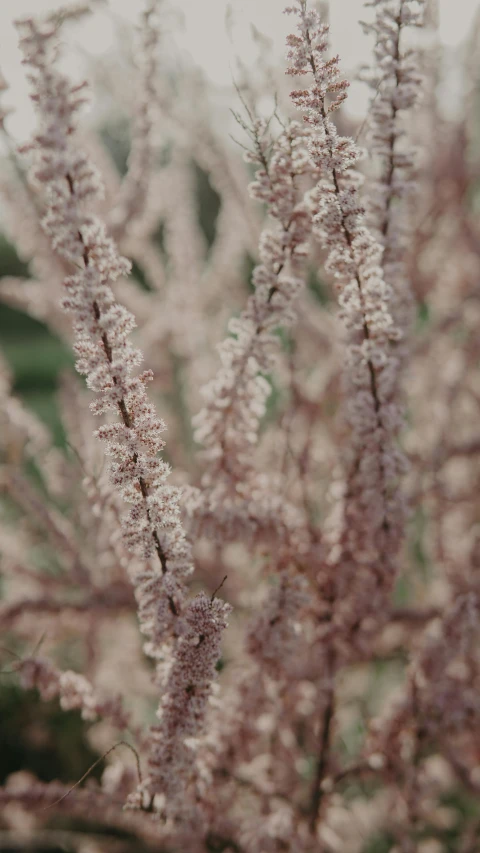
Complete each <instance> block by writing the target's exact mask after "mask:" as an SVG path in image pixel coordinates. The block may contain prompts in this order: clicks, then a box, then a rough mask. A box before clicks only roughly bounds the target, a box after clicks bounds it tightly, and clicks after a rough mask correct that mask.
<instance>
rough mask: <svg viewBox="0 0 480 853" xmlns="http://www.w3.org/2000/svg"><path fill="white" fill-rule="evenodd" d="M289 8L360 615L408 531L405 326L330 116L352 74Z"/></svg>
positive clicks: (344, 578)
mask: <svg viewBox="0 0 480 853" xmlns="http://www.w3.org/2000/svg"><path fill="white" fill-rule="evenodd" d="M287 12H288V13H291V14H295V15H296V16H297V19H298V32H299V35H293V36H290V37H289V38H288V44H289V52H288V57H289V68H288V73H291V74H301V75H305V74H311V75H312V77H313V83H312V85H311V86H310V87H309V88H306V89H302V90H296V91H294V92H292V99H293V102H294V103H295V105H296V106H297V107H298V108H299V109H300V110H301V111H302V112H303V113H304V119H305V121H306V122H307V124H309V125H310V126H311V127H312V130H313V131H314V132H313V133H312V140H311V142H310V144H309V151H310V156H311V158H312V160H313V163H314V164H315V166H316V167H317V169H318V171H319V172H320V180H319V182H318V184H317V186H316V187H315V188H314V190H313V191H312V192H311V195H310V201H311V206H312V209H313V214H314V234H315V235H316V236H317V237H318V239H319V240H320V242H321V244H322V246H323V247H324V248H325V249H327V251H328V259H327V262H326V269H327V270H328V271H329V272H330V273H331V274H332V275H333V278H334V281H335V286H336V289H337V291H338V300H339V304H340V315H341V318H342V320H343V322H344V326H345V329H346V339H347V350H346V364H345V395H346V399H347V404H346V405H347V417H348V422H349V424H350V427H351V454H350V460H349V463H348V465H347V471H346V482H345V485H344V487H343V496H342V501H341V505H340V507H339V515H340V518H339V520H338V522H339V523H338V525H336V524H334V525H332V526H333V528H334V532H333V534H332V540H333V543H334V544H333V547H332V551H331V555H330V560H331V562H332V563H333V564H335V565H339V566H341V572H338V573H337V575H336V578H335V584H336V587H337V595H338V597H339V605H338V607H337V608H336V615H335V617H334V620H335V621H336V620H338V621H339V622H340V623H342V622H346V624H347V625H348V624H353V623H356V624H359V613H360V612H361V611H362V607H363V608H364V615H366V613H368V612H372V608H373V610H374V611H375V610H378V602H377V603H375V596H374V591H375V590H377V591H378V590H382V595H384V593H385V591H386V590H387V591H390V590H391V588H392V583H393V579H394V570H393V564H394V556H395V553H396V551H397V550H398V547H399V543H400V540H401V535H402V516H403V508H402V500H401V497H400V495H399V493H398V487H397V482H398V477H399V475H400V474H401V473H402V472H403V470H404V463H403V459H402V456H401V454H400V452H399V450H398V449H397V446H396V436H397V432H398V429H399V427H400V425H401V414H400V411H399V407H398V404H397V402H396V399H395V390H396V375H397V371H398V359H397V358H396V357H395V354H394V353H393V351H392V346H391V344H392V341H397V340H398V339H399V336H400V332H399V330H398V329H397V328H396V327H395V325H394V323H393V321H392V317H391V314H390V308H389V302H390V296H391V288H390V287H389V286H388V284H386V282H385V280H384V277H383V272H382V268H381V260H382V249H381V246H380V245H379V244H378V243H377V241H376V240H375V239H374V237H373V236H372V234H371V233H370V232H369V231H368V230H367V228H366V227H365V225H364V224H363V219H364V210H363V206H362V203H361V200H360V196H359V185H360V176H359V174H358V173H357V172H356V171H355V170H352V167H353V166H354V165H355V163H356V162H357V161H358V159H359V157H360V151H359V149H358V147H357V145H356V144H355V143H354V142H353V140H351V139H348V138H344V137H341V136H339V135H338V133H337V130H336V127H335V125H334V124H333V123H332V121H331V119H330V114H331V113H332V112H333V111H335V110H337V109H338V108H339V106H340V105H341V103H342V101H343V100H344V99H345V97H346V89H347V83H346V82H345V81H343V80H341V78H340V69H339V59H338V57H337V56H334V57H332V58H330V59H327V58H326V57H325V51H326V49H327V45H328V27H327V26H326V25H324V24H322V23H321V22H320V18H319V16H318V14H317V12H315V11H313V10H308V9H307V7H306V3H305V2H304V0H299V3H298V5H297V6H296V7H289V8H288V9H287ZM355 596H357V598H355ZM354 600H355V604H352V602H353V601H354ZM360 602H361V605H360ZM361 618H362V617H360V621H361Z"/></svg>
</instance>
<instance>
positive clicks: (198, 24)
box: [0, 0, 480, 138]
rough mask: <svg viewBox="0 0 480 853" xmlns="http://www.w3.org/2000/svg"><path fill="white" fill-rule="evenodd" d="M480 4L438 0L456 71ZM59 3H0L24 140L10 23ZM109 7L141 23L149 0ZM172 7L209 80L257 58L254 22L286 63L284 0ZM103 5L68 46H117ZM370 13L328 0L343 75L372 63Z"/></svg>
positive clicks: (8, 72) (117, 1)
mask: <svg viewBox="0 0 480 853" xmlns="http://www.w3.org/2000/svg"><path fill="white" fill-rule="evenodd" d="M479 2H480V0H438V7H439V20H440V26H439V34H440V39H441V41H442V42H443V44H444V45H446V46H447V47H448V48H449V56H450V60H449V61H450V64H451V66H452V69H453V71H454V67H455V62H456V55H457V54H456V48H458V46H459V45H460V44H461V42H462V41H463V40H464V39H465V38H466V37H467V36H468V33H469V32H470V30H471V27H472V22H473V19H474V15H475V12H476V11H477V10H478V8H479ZM58 5H62V4H61V3H55V2H52V0H0V67H1V69H2V71H3V74H4V76H5V77H6V79H7V81H8V82H9V84H10V86H11V91H10V92H9V93H8V96H7V98H6V100H7V102H8V103H9V104H11V105H12V106H15V111H16V115H15V116H14V117H12V118H11V119H10V123H9V126H10V129H11V130H12V131H13V132H14V133H15V135H17V136H18V137H19V138H25V137H26V136H28V135H29V133H30V132H31V129H32V126H33V112H32V106H31V104H30V103H29V99H28V86H27V84H26V82H25V76H24V69H23V68H22V66H21V65H20V56H19V51H18V47H17V35H16V31H15V29H14V27H13V23H12V22H13V20H14V19H15V18H17V17H22V16H24V15H28V14H38V13H41V12H42V11H46V10H50V9H53V8H56V7H57V6H58ZM64 5H68V3H65V4H64ZM108 5H109V7H110V9H111V10H112V11H113V12H114V13H115V15H118V16H121V17H124V18H125V19H126V20H129V21H132V22H135V21H136V20H138V18H139V15H140V13H141V10H142V8H143V5H144V4H143V0H109V3H108ZM168 5H169V6H170V7H171V8H173V9H174V10H176V11H178V12H180V13H181V16H182V18H183V25H182V27H181V29H180V31H179V32H176V34H175V42H176V43H177V44H178V45H179V47H180V48H181V49H182V51H184V52H185V53H188V54H190V55H191V57H192V60H193V61H194V63H195V64H197V65H199V66H200V67H201V68H202V70H203V72H204V74H205V75H206V77H207V79H209V80H211V81H212V82H213V83H214V84H217V85H220V86H228V85H229V84H230V83H231V79H232V69H234V67H235V55H236V54H237V55H239V56H241V57H242V60H243V61H244V62H245V64H247V65H248V63H249V60H250V59H252V60H253V58H254V57H255V55H256V48H254V47H253V43H252V39H251V32H250V24H254V25H255V26H256V27H257V28H258V30H260V31H261V32H262V33H265V34H266V35H268V37H269V38H270V39H271V40H272V41H273V55H274V56H275V57H277V58H278V59H279V60H280V59H281V58H282V56H284V54H285V36H286V34H287V33H288V32H289V31H291V29H292V20H291V18H287V16H285V15H283V14H282V12H283V8H284V6H285V5H286V3H285V0H168ZM229 7H230V8H231V14H230V20H231V21H233V25H232V27H231V34H230V37H229V35H228V34H227V27H226V17H227V11H228V9H229ZM103 8H104V7H103V6H102V5H101V4H100V3H99V8H98V11H97V12H96V13H95V15H94V16H93V17H91V18H88V19H86V20H84V21H83V22H79V23H75V24H74V25H72V26H71V28H70V33H69V44H72V45H75V44H77V45H80V46H81V49H82V50H83V51H87V52H89V53H92V54H94V55H100V54H102V53H103V52H104V51H108V50H109V49H110V48H111V47H112V44H113V40H114V30H113V27H112V24H111V19H110V17H109V15H108V13H107V12H106V11H103ZM364 17H365V12H364V7H363V0H331V2H330V23H331V31H332V44H333V46H334V50H335V52H338V53H339V54H340V56H341V58H342V67H343V69H344V71H345V73H348V72H349V71H351V70H352V69H355V68H356V67H357V66H358V65H359V64H360V63H362V62H368V61H369V57H370V55H371V54H370V50H371V42H370V41H369V40H368V39H367V38H366V37H365V36H364V35H363V33H362V30H361V28H360V26H359V25H358V21H359V19H360V18H364ZM70 62H71V63H72V73H73V74H74V75H75V74H76V76H77V78H78V76H80V78H81V76H82V74H83V73H84V71H82V66H81V60H79V58H78V55H77V54H76V52H75V51H74V50H72V54H71V56H70ZM453 76H454V74H453ZM366 98H367V92H366V91H364V92H362V89H361V87H360V86H358V88H355V86H354V87H352V90H351V96H350V98H349V108H350V110H351V111H352V112H354V113H356V114H357V115H361V114H362V113H363V110H364V107H365V103H366Z"/></svg>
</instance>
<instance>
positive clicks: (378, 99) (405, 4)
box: [362, 0, 424, 360]
mask: <svg viewBox="0 0 480 853" xmlns="http://www.w3.org/2000/svg"><path fill="white" fill-rule="evenodd" d="M366 6H372V7H373V8H374V10H375V19H374V21H373V23H369V24H363V26H364V29H365V30H366V32H368V33H370V32H371V33H373V35H374V37H375V48H374V65H373V66H372V68H371V69H370V68H366V69H365V70H364V71H363V73H362V79H364V80H365V81H366V82H367V83H368V85H369V86H370V87H371V89H372V90H373V94H372V99H371V104H370V110H369V116H368V147H369V151H370V152H371V154H372V155H373V157H374V159H375V160H376V168H377V173H376V176H375V178H374V179H373V180H372V181H371V182H370V184H369V189H370V193H369V197H368V204H367V216H368V221H369V224H370V226H371V227H372V229H373V231H374V233H375V235H376V236H377V237H378V239H379V242H380V243H381V244H382V245H383V247H384V251H383V257H382V266H383V270H384V275H385V280H386V281H387V282H388V284H389V285H390V286H391V288H392V294H391V299H390V310H391V314H392V317H393V319H394V322H395V324H396V325H397V327H398V328H399V329H400V330H401V331H402V332H403V338H402V339H401V340H400V341H399V343H398V345H397V346H396V355H397V357H400V358H401V360H404V358H405V357H406V355H407V349H408V333H409V331H410V327H411V324H412V321H413V314H414V300H413V294H412V292H411V286H410V282H409V281H408V276H407V270H406V265H407V257H408V251H409V244H410V236H411V224H410V221H409V220H410V219H411V216H409V213H410V210H409V208H410V207H411V205H412V203H413V198H414V196H415V193H416V180H415V170H416V159H417V157H416V155H417V152H416V149H415V147H414V146H413V144H412V143H411V142H410V141H409V139H408V136H407V133H406V127H405V120H406V117H407V116H408V114H409V113H411V112H412V110H413V109H414V107H415V106H416V104H417V103H418V100H419V97H420V93H421V85H422V75H421V72H420V68H421V61H420V55H419V51H418V50H417V49H415V48H414V47H412V46H409V47H405V46H404V40H405V37H406V35H408V29H409V28H412V27H417V28H418V27H421V26H422V25H423V18H424V12H423V7H424V0H375V2H370V3H366Z"/></svg>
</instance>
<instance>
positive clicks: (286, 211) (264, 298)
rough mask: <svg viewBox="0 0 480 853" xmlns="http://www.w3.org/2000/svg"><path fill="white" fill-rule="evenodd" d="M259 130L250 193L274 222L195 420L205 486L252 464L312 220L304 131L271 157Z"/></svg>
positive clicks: (289, 135) (294, 130) (284, 136)
mask: <svg viewBox="0 0 480 853" xmlns="http://www.w3.org/2000/svg"><path fill="white" fill-rule="evenodd" d="M253 133H254V139H255V140H256V147H255V150H254V151H253V152H252V153H249V154H248V155H247V156H248V159H249V161H250V162H253V163H255V164H256V165H257V166H258V167H259V168H258V169H257V173H256V179H255V181H254V182H253V183H252V184H251V187H250V191H251V194H252V196H253V197H254V198H256V199H257V200H259V201H261V202H264V203H266V204H267V206H268V212H269V215H270V216H271V218H272V219H273V223H272V225H271V226H268V227H267V228H266V230H265V231H264V232H263V233H262V235H261V239H260V247H259V251H260V260H261V263H260V264H259V265H258V266H257V267H256V268H255V270H254V273H253V283H254V286H255V293H254V294H253V295H252V296H251V297H250V298H249V301H248V304H247V307H246V309H245V310H244V311H243V312H242V314H241V315H240V317H238V318H233V319H231V320H230V322H229V326H228V328H229V332H230V336H229V337H228V338H226V340H225V341H223V343H221V344H220V346H219V348H218V349H219V353H220V360H221V368H220V370H219V372H218V373H217V375H216V377H215V378H214V379H212V380H211V381H210V382H209V383H208V384H207V385H206V386H205V387H204V389H203V395H204V397H205V401H206V404H205V407H204V408H203V409H202V411H201V412H199V414H198V415H196V417H195V419H194V426H195V427H196V433H195V438H196V440H197V441H198V442H199V443H201V444H203V446H204V447H205V456H206V459H207V460H208V462H209V463H210V467H209V470H208V473H207V474H206V475H205V485H208V484H209V483H212V482H215V481H218V478H219V476H220V477H226V478H227V479H230V480H231V481H232V482H233V483H234V482H235V481H236V480H242V479H243V477H244V475H245V472H246V471H247V470H248V469H249V467H250V460H251V454H252V450H253V448H254V446H255V444H256V442H257V438H258V428H259V423H260V421H261V418H262V417H263V415H264V413H265V409H266V401H267V399H268V397H269V395H270V391H271V386H270V383H269V382H268V381H267V379H266V378H265V376H264V374H266V373H268V372H269V371H270V370H271V368H272V363H273V360H272V353H274V352H275V350H276V348H277V346H278V343H277V339H276V338H275V336H274V334H273V333H274V331H275V329H277V328H278V327H279V326H280V327H281V326H288V325H290V324H291V323H292V322H293V320H294V317H295V314H294V310H293V305H294V302H295V299H296V296H297V293H298V291H299V289H300V287H301V286H302V279H301V277H300V270H301V267H300V264H301V260H302V258H303V257H304V256H305V252H306V248H305V243H306V240H307V239H308V237H309V228H310V218H309V215H308V212H307V211H306V209H305V207H304V204H303V202H302V201H299V200H298V191H297V188H296V178H297V177H298V176H299V175H302V174H303V173H304V172H305V170H306V169H307V166H308V158H306V156H305V150H304V142H303V133H302V132H301V129H300V128H299V126H298V124H297V123H295V122H293V123H291V124H290V125H289V126H288V127H287V128H286V129H285V131H283V132H282V133H281V134H280V136H279V138H278V139H277V140H276V141H275V143H274V145H273V152H272V154H271V157H269V156H268V153H267V151H268V145H269V140H268V138H267V136H266V123H265V122H264V121H262V120H257V122H256V126H255V128H254V131H253Z"/></svg>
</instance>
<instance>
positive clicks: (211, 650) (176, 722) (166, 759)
mask: <svg viewBox="0 0 480 853" xmlns="http://www.w3.org/2000/svg"><path fill="white" fill-rule="evenodd" d="M230 609H231V608H230V607H229V605H227V604H225V603H224V602H222V601H219V600H218V599H215V598H214V599H209V598H207V596H205V595H204V594H203V593H201V594H200V595H197V596H196V597H195V598H194V599H193V600H192V601H191V602H190V603H189V605H188V607H187V608H186V610H185V613H184V619H183V624H182V634H181V636H180V637H179V640H178V646H177V648H176V653H175V659H174V660H172V661H171V664H170V669H169V672H168V676H167V678H166V680H165V686H164V693H163V696H162V700H161V703H160V708H159V710H158V716H159V718H160V723H159V724H158V725H157V726H153V727H152V728H151V730H150V732H151V734H150V737H151V748H150V755H149V773H150V776H149V779H148V780H147V781H146V782H145V786H144V790H147V791H148V793H149V794H150V796H153V795H155V794H160V795H162V794H163V795H164V796H165V797H166V802H167V808H168V807H170V808H177V809H178V802H176V803H174V801H175V800H178V797H185V796H186V795H187V791H188V789H189V783H190V782H191V781H193V778H192V777H193V775H194V771H195V762H194V751H195V745H194V743H193V742H191V741H189V739H192V738H196V737H197V736H198V735H199V734H200V733H201V728H202V724H203V722H204V718H205V712H206V708H207V704H208V700H209V696H210V692H211V686H212V682H213V681H214V678H215V674H216V673H215V667H216V664H217V661H218V659H219V656H220V644H221V638H222V633H223V631H224V629H225V628H226V626H227V616H228V613H229V611H230ZM135 802H136V800H135V798H134V799H133V800H132V805H134V804H135Z"/></svg>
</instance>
